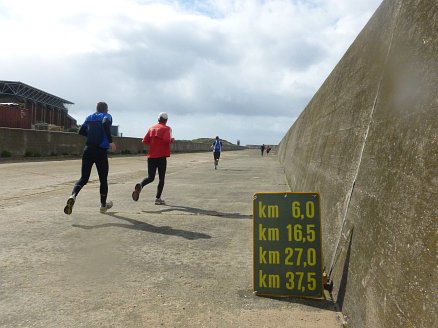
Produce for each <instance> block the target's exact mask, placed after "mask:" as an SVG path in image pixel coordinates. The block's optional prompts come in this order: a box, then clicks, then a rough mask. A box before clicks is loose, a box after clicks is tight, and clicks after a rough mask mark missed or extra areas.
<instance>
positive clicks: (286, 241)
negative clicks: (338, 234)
mask: <svg viewBox="0 0 438 328" xmlns="http://www.w3.org/2000/svg"><path fill="white" fill-rule="evenodd" d="M321 237H322V232H321V216H320V206H319V194H317V193H292V192H286V193H256V194H254V196H253V245H254V247H253V286H254V291H255V292H256V293H257V294H258V295H272V296H300V297H322V293H323V282H322V273H323V265H322V250H321V244H322V242H321Z"/></svg>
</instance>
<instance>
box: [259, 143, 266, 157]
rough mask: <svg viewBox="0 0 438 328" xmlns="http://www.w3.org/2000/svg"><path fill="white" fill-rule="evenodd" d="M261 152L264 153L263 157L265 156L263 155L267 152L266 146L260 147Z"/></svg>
mask: <svg viewBox="0 0 438 328" xmlns="http://www.w3.org/2000/svg"><path fill="white" fill-rule="evenodd" d="M260 151H261V152H262V156H263V153H264V152H265V144H263V145H261V146H260Z"/></svg>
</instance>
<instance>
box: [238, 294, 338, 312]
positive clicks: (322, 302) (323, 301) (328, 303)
mask: <svg viewBox="0 0 438 328" xmlns="http://www.w3.org/2000/svg"><path fill="white" fill-rule="evenodd" d="M237 294H238V295H239V296H240V297H243V298H256V299H257V298H259V299H264V298H268V299H271V300H274V301H278V302H284V303H294V304H301V305H306V306H311V307H314V308H318V309H323V310H329V311H333V312H339V309H338V307H337V305H336V303H335V302H334V301H333V300H331V299H328V298H314V299H312V298H300V297H292V296H291V297H274V296H264V295H256V294H255V293H254V292H253V290H251V289H246V290H239V291H238V292H237Z"/></svg>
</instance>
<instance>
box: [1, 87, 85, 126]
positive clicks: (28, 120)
mask: <svg viewBox="0 0 438 328" xmlns="http://www.w3.org/2000/svg"><path fill="white" fill-rule="evenodd" d="M66 105H73V103H72V102H70V101H68V100H65V99H62V98H59V97H57V96H54V95H51V94H50V93H47V92H45V91H42V90H39V89H36V88H34V87H31V86H29V85H27V84H24V83H22V82H12V81H0V127H9V128H22V129H44V130H48V129H52V130H53V129H57V130H61V131H70V130H74V129H77V122H76V120H75V119H74V118H73V117H71V116H70V115H68V110H67V108H66Z"/></svg>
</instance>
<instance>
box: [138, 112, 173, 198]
mask: <svg viewBox="0 0 438 328" xmlns="http://www.w3.org/2000/svg"><path fill="white" fill-rule="evenodd" d="M167 119H168V115H167V113H160V114H159V115H158V123H157V124H155V125H153V126H151V127H150V128H149V130H148V132H147V133H146V135H145V136H144V138H143V141H142V142H143V143H144V144H146V145H149V152H148V154H147V158H148V176H147V178H144V179H143V181H142V182H140V183H137V184H136V185H135V187H134V191H133V192H132V199H133V200H134V201H138V198H139V197H140V192H141V190H142V189H143V187H144V186H146V185H147V184H149V183H151V182H152V181H154V179H155V174H156V173H157V169H158V178H159V181H158V187H157V194H156V199H155V205H164V204H165V201H164V200H163V199H161V194H162V192H163V188H164V179H165V177H166V168H167V157H170V144H171V143H174V141H175V140H174V139H173V138H172V129H171V128H170V127H169V126H167V125H166V124H167Z"/></svg>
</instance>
